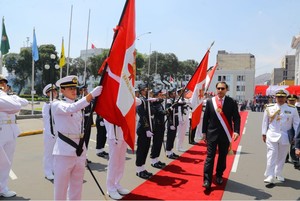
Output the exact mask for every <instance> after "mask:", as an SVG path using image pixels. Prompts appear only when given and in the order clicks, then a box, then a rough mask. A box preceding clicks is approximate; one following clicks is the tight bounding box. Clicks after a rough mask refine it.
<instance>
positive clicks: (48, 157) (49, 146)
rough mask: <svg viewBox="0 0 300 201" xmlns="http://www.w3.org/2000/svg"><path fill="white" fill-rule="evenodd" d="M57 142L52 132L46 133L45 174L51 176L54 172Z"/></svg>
mask: <svg viewBox="0 0 300 201" xmlns="http://www.w3.org/2000/svg"><path fill="white" fill-rule="evenodd" d="M54 144H55V138H53V137H52V135H51V134H45V133H44V158H43V166H44V174H45V176H46V177H47V176H50V175H52V174H53V172H54V171H53V158H54V156H53V155H52V153H53V147H54Z"/></svg>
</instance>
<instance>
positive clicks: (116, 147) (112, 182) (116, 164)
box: [106, 139, 127, 192]
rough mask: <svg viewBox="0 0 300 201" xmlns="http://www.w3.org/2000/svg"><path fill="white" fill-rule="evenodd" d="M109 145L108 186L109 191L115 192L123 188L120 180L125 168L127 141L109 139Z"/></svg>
mask: <svg viewBox="0 0 300 201" xmlns="http://www.w3.org/2000/svg"><path fill="white" fill-rule="evenodd" d="M107 143H108V145H109V147H108V152H109V161H108V165H107V177H106V188H107V191H108V192H115V191H117V189H120V188H122V187H121V185H120V180H121V179H122V177H123V174H124V169H125V159H126V150H127V143H126V142H125V141H124V140H119V141H118V142H117V144H116V141H115V140H114V139H107Z"/></svg>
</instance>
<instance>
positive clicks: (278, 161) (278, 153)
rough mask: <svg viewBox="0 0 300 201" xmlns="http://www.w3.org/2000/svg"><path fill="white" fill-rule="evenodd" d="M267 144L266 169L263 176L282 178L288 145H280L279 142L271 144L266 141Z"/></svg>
mask: <svg viewBox="0 0 300 201" xmlns="http://www.w3.org/2000/svg"><path fill="white" fill-rule="evenodd" d="M266 144H267V167H266V171H265V174H264V175H265V176H266V177H268V176H273V177H275V176H282V175H281V173H282V170H283V166H284V163H285V158H286V155H287V153H288V150H289V144H281V143H280V142H271V141H269V140H268V139H267V140H266Z"/></svg>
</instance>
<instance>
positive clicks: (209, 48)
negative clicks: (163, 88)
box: [173, 41, 215, 105]
mask: <svg viewBox="0 0 300 201" xmlns="http://www.w3.org/2000/svg"><path fill="white" fill-rule="evenodd" d="M214 44H215V41H213V42H212V43H211V44H210V47H209V48H208V50H207V51H210V48H211V47H212V46H213V45H214ZM207 51H206V52H207ZM203 59H204V57H203V58H202V60H201V62H200V64H201V63H202V61H203ZM200 64H199V66H198V68H199V67H200ZM198 68H197V69H196V70H195V72H194V74H193V75H192V77H191V79H190V81H191V80H192V78H193V77H194V76H195V73H196V72H197V70H198ZM190 81H189V82H188V83H187V84H186V85H185V86H184V89H183V91H185V90H186V87H187V86H188V85H189V83H190ZM183 94H184V93H181V94H180V96H179V97H178V98H177V100H176V101H175V103H174V104H176V103H178V101H179V100H180V99H181V98H182V96H183ZM174 104H173V105H174Z"/></svg>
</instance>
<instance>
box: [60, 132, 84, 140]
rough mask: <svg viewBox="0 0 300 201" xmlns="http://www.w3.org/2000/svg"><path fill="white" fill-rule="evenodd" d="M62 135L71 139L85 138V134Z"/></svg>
mask: <svg viewBox="0 0 300 201" xmlns="http://www.w3.org/2000/svg"><path fill="white" fill-rule="evenodd" d="M60 134H61V135H64V136H66V137H68V138H70V139H80V138H83V134H64V133H60Z"/></svg>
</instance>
